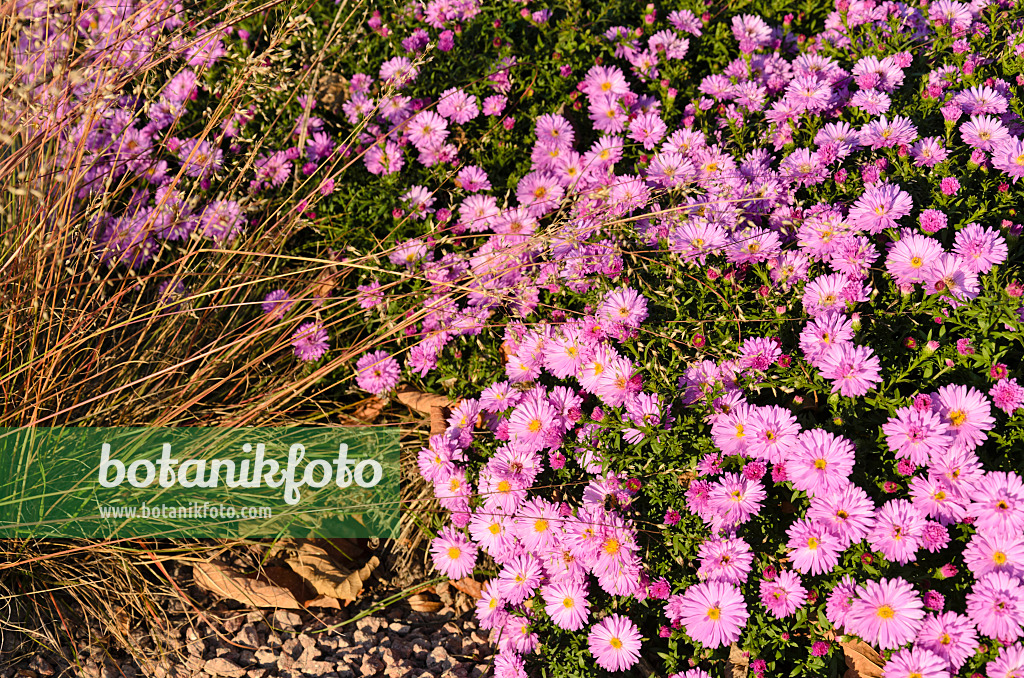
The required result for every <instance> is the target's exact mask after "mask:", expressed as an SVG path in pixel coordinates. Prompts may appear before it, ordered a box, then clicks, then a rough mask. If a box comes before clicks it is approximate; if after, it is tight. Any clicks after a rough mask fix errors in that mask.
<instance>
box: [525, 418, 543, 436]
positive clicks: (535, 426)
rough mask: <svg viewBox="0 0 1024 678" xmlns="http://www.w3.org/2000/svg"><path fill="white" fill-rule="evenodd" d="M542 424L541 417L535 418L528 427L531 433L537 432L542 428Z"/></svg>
mask: <svg viewBox="0 0 1024 678" xmlns="http://www.w3.org/2000/svg"><path fill="white" fill-rule="evenodd" d="M541 426H542V424H541V423H540V419H534V420H533V421H531V422H530V425H529V426H527V427H526V428H528V429H530V433H536V432H537V431H539V430H540V427H541Z"/></svg>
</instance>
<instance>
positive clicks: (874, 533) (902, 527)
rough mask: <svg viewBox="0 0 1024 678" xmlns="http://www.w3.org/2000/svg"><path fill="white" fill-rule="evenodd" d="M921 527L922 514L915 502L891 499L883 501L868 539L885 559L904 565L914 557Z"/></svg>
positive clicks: (922, 523) (920, 540)
mask: <svg viewBox="0 0 1024 678" xmlns="http://www.w3.org/2000/svg"><path fill="white" fill-rule="evenodd" d="M924 529H925V519H924V516H923V515H922V514H921V512H920V511H919V510H918V509H917V507H916V506H914V505H913V504H912V503H910V502H909V501H907V500H905V499H893V500H891V501H888V502H886V503H885V504H884V505H883V506H882V508H881V509H880V510H879V511H878V514H877V515H876V516H875V525H874V527H873V528H872V530H871V532H870V533H869V534H868V543H869V544H871V548H872V549H874V550H876V551H881V553H882V555H884V556H885V557H886V558H887V559H889V560H892V561H895V562H897V563H899V564H901V565H906V564H907V563H909V562H911V561H913V560H916V559H917V555H916V552H917V550H918V549H919V548H920V547H921V545H922V540H923V537H924Z"/></svg>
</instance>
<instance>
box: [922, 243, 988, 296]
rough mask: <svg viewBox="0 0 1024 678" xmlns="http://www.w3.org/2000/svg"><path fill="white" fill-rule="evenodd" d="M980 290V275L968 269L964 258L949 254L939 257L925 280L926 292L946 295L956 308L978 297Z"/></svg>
mask: <svg viewBox="0 0 1024 678" xmlns="http://www.w3.org/2000/svg"><path fill="white" fill-rule="evenodd" d="M980 290H981V285H980V283H979V282H978V275H977V274H976V273H974V272H973V271H971V270H970V268H968V266H967V262H965V261H964V260H963V258H962V257H960V256H959V255H957V254H950V253H948V252H946V253H943V254H941V255H939V257H938V258H937V259H936V260H935V262H934V263H933V264H932V266H931V268H929V269H928V273H927V276H926V279H925V291H926V292H927V293H928V294H941V295H944V296H945V299H946V301H947V302H948V303H949V305H950V306H952V307H954V308H955V307H957V306H959V305H960V304H962V303H964V302H967V301H970V300H971V299H974V298H975V297H977V296H978V293H979V292H980Z"/></svg>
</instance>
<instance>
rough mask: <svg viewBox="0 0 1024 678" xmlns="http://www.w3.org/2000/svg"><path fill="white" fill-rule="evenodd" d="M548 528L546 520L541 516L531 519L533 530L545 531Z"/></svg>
mask: <svg viewBox="0 0 1024 678" xmlns="http://www.w3.org/2000/svg"><path fill="white" fill-rule="evenodd" d="M547 529H548V521H546V520H544V519H543V518H541V519H540V520H535V521H533V531H534V532H546V531H547Z"/></svg>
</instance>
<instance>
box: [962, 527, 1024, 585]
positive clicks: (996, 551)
mask: <svg viewBox="0 0 1024 678" xmlns="http://www.w3.org/2000/svg"><path fill="white" fill-rule="evenodd" d="M964 562H965V563H966V564H967V569H969V570H970V571H971V572H973V573H974V575H975V576H976V577H980V576H982V575H986V574H988V573H989V572H1006V573H1008V574H1010V575H1012V576H1014V577H1021V576H1024V536H1022V535H1021V534H1018V533H1014V532H998V531H983V532H976V533H975V534H974V535H973V536H971V540H970V541H969V542H967V547H966V548H965V549H964Z"/></svg>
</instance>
